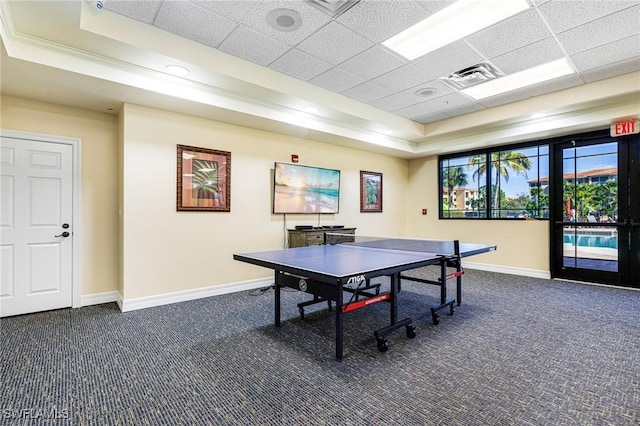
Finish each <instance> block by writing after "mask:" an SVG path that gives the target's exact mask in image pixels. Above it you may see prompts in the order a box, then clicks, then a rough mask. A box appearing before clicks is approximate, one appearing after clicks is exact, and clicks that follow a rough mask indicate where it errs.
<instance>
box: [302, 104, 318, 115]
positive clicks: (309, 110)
mask: <svg viewBox="0 0 640 426" xmlns="http://www.w3.org/2000/svg"><path fill="white" fill-rule="evenodd" d="M304 110H305V112H308V113H311V114H315V113H316V112H318V108H317V107H314V106H307V107H304Z"/></svg>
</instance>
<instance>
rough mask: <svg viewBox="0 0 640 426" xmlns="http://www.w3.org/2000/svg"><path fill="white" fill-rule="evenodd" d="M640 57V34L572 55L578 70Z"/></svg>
mask: <svg viewBox="0 0 640 426" xmlns="http://www.w3.org/2000/svg"><path fill="white" fill-rule="evenodd" d="M637 57H640V35H633V36H631V37H627V38H623V39H621V40H618V41H614V42H613V43H608V44H605V45H603V46H599V47H596V48H594V49H589V50H585V51H584V52H580V53H576V54H575V55H572V56H571V60H572V61H573V63H574V64H575V66H576V67H577V68H578V71H581V72H582V71H586V70H590V69H593V68H598V67H601V66H603V65H608V64H612V63H616V62H621V61H624V60H627V59H632V58H637Z"/></svg>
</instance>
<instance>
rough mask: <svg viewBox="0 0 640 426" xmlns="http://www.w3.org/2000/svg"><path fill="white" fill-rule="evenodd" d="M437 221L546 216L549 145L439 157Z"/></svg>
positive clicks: (547, 206) (547, 212) (547, 207)
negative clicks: (439, 189)
mask: <svg viewBox="0 0 640 426" xmlns="http://www.w3.org/2000/svg"><path fill="white" fill-rule="evenodd" d="M440 188H441V191H440V194H441V195H440V205H441V214H440V217H441V218H494V219H519V218H527V217H535V218H548V217H549V146H548V145H536V146H516V147H513V148H509V149H505V148H500V149H499V150H498V149H496V150H486V151H481V152H477V153H473V154H471V155H469V154H466V155H465V154H457V155H448V156H444V157H441V158H440Z"/></svg>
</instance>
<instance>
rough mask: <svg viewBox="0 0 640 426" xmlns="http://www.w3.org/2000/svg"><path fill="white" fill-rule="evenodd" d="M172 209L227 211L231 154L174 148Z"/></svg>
mask: <svg viewBox="0 0 640 426" xmlns="http://www.w3.org/2000/svg"><path fill="white" fill-rule="evenodd" d="M177 148H178V149H177V185H176V186H177V188H176V210H177V211H197V212H230V211H231V153H230V152H227V151H218V150H215V149H207V148H199V147H194V146H187V145H178V146H177Z"/></svg>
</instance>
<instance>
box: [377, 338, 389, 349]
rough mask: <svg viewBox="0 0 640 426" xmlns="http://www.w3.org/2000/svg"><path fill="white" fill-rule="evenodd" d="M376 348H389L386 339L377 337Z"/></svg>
mask: <svg viewBox="0 0 640 426" xmlns="http://www.w3.org/2000/svg"><path fill="white" fill-rule="evenodd" d="M378 350H379V351H380V352H386V351H387V350H389V342H388V341H387V340H386V339H378Z"/></svg>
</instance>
